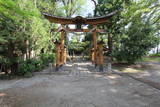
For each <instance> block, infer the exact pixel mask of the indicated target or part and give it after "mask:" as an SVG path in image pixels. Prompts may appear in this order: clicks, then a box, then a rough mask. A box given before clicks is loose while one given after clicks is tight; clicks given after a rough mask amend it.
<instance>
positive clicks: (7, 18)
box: [0, 0, 54, 74]
mask: <svg viewBox="0 0 160 107" xmlns="http://www.w3.org/2000/svg"><path fill="white" fill-rule="evenodd" d="M41 2H42V1H41ZM40 9H41V7H38V6H37V4H36V2H35V0H30V1H28V0H14V1H13V0H7V1H6V0H0V61H1V62H0V67H1V69H2V70H3V71H5V72H6V73H9V72H11V73H14V74H16V73H17V71H18V72H21V71H22V72H23V71H28V70H29V71H33V70H36V69H37V68H36V67H35V68H34V67H33V64H32V63H38V62H39V61H38V62H36V61H37V60H38V59H39V60H40V59H41V58H40V57H39V55H40V54H43V53H44V52H45V53H48V54H50V53H52V49H53V45H52V44H51V42H49V41H51V34H50V27H51V25H50V23H49V22H48V21H47V20H46V19H44V18H43V16H42V15H41V11H40ZM42 50H43V52H42ZM30 59H32V61H30V62H28V60H30ZM52 60H54V58H52ZM42 61H43V59H42ZM44 62H46V61H44ZM44 62H42V63H44ZM22 66H23V67H22ZM31 66H32V67H31ZM31 68H32V70H30V69H31ZM19 70H20V71H19Z"/></svg>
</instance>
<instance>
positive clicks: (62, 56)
mask: <svg viewBox="0 0 160 107" xmlns="http://www.w3.org/2000/svg"><path fill="white" fill-rule="evenodd" d="M116 13H117V11H115V12H112V13H110V14H107V15H106V16H102V17H94V18H83V17H81V16H77V17H75V18H62V17H57V16H52V15H48V14H46V13H43V15H44V16H45V18H47V19H48V20H49V21H50V22H51V23H58V24H61V27H62V28H61V29H60V30H58V29H57V30H54V31H55V32H61V39H60V41H56V42H55V45H56V69H57V70H58V68H59V67H60V66H62V65H63V64H65V63H66V58H67V51H66V48H65V45H64V44H65V33H66V31H69V32H90V31H91V32H92V38H93V41H92V43H93V47H92V49H91V60H92V63H93V64H95V65H96V66H97V65H98V66H99V68H100V71H103V64H104V57H103V44H102V43H97V36H96V34H97V32H104V30H103V29H97V28H96V26H97V25H98V24H102V23H105V22H107V21H108V20H109V19H110V18H111V17H112V16H114V15H115V14H116ZM69 24H75V25H76V28H75V29H70V28H68V27H66V25H69ZM82 25H92V27H93V29H92V30H91V29H83V28H82Z"/></svg>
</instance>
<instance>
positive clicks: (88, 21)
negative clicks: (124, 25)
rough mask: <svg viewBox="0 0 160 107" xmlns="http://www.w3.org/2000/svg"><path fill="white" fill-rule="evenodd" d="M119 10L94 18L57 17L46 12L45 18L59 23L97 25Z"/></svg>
mask: <svg viewBox="0 0 160 107" xmlns="http://www.w3.org/2000/svg"><path fill="white" fill-rule="evenodd" d="M117 12H118V11H114V12H112V13H109V14H107V15H105V16H101V17H93V18H83V17H81V16H76V17H74V18H63V17H57V16H52V15H49V14H46V13H43V15H44V16H45V18H47V19H48V20H49V21H50V22H52V23H59V24H64V25H65V24H79V23H80V24H91V25H96V24H102V23H105V22H107V21H108V19H110V18H111V17H112V16H114V15H115V14H116V13H117Z"/></svg>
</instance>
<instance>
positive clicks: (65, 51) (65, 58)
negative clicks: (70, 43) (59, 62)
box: [64, 47, 67, 64]
mask: <svg viewBox="0 0 160 107" xmlns="http://www.w3.org/2000/svg"><path fill="white" fill-rule="evenodd" d="M66 61H67V49H66V47H65V48H64V64H66Z"/></svg>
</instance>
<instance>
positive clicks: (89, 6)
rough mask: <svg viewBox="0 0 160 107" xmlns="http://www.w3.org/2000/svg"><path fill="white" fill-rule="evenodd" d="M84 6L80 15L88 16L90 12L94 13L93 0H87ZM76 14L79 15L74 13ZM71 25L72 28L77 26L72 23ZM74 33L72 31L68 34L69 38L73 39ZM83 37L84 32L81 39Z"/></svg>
mask: <svg viewBox="0 0 160 107" xmlns="http://www.w3.org/2000/svg"><path fill="white" fill-rule="evenodd" d="M82 8H83V9H82V12H81V14H80V16H82V17H87V16H88V14H92V15H93V10H94V8H95V7H94V4H93V2H92V1H91V0H85V4H84V6H83V7H82ZM74 16H77V15H74ZM69 27H70V28H72V29H74V28H75V26H74V25H70V26H69ZM73 35H74V34H72V33H69V34H68V38H69V40H71V38H72V36H73ZM83 38H84V35H83V34H82V35H81V36H80V40H82V39H83Z"/></svg>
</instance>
